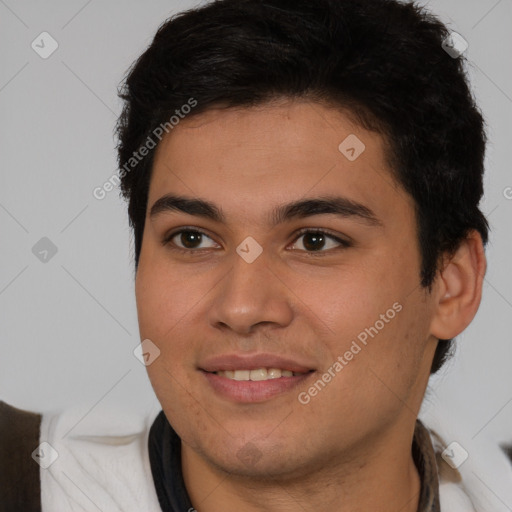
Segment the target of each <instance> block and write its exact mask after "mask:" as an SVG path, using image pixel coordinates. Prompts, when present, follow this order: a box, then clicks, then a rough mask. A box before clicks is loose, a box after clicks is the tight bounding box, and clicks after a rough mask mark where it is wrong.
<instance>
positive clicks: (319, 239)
mask: <svg viewBox="0 0 512 512" xmlns="http://www.w3.org/2000/svg"><path fill="white" fill-rule="evenodd" d="M301 238H302V239H303V240H302V247H303V248H301V247H300V246H299V247H295V248H298V249H299V250H304V251H306V252H327V251H328V250H329V249H335V248H339V247H340V246H341V247H350V244H349V243H348V242H346V241H345V240H341V239H339V238H337V237H335V236H333V235H330V234H329V233H327V232H325V231H321V230H320V231H319V230H305V231H302V232H301V233H300V235H299V237H298V238H297V239H296V241H295V242H294V246H295V245H296V244H297V241H298V240H300V239H301Z"/></svg>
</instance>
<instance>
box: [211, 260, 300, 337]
mask: <svg viewBox="0 0 512 512" xmlns="http://www.w3.org/2000/svg"><path fill="white" fill-rule="evenodd" d="M275 267H276V268H272V267H271V263H270V262H269V258H267V257H266V254H265V251H263V253H262V254H261V255H260V256H259V257H258V258H257V259H256V260H255V261H253V262H252V263H247V262H246V261H245V260H244V259H242V258H241V257H239V256H238V255H237V254H236V255H235V256H234V262H233V266H232V268H231V270H230V271H229V272H228V274H227V275H226V277H225V278H224V279H223V280H222V283H221V284H220V286H218V287H216V288H215V293H216V295H215V297H214V298H213V301H212V307H211V309H210V313H209V314H210V324H211V325H213V326H214V327H216V328H217V329H223V330H231V331H233V332H234V333H236V334H238V335H247V334H251V333H253V332H254V331H255V330H257V329H259V328H261V326H266V327H265V329H268V328H270V327H286V326H287V325H289V324H290V323H291V321H292V318H293V308H292V299H293V292H292V291H291V290H290V288H289V287H288V286H287V285H286V284H285V282H284V279H283V278H281V277H280V276H279V269H278V268H277V266H275ZM283 277H284V276H283Z"/></svg>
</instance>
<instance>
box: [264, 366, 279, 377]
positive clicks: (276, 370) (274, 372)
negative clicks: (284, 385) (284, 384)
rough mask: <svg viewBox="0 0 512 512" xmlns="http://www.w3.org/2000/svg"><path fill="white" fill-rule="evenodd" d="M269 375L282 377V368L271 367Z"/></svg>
mask: <svg viewBox="0 0 512 512" xmlns="http://www.w3.org/2000/svg"><path fill="white" fill-rule="evenodd" d="M267 375H268V378H269V379H279V377H281V370H280V369H279V368H270V370H269V371H268V372H267Z"/></svg>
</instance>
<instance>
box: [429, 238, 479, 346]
mask: <svg viewBox="0 0 512 512" xmlns="http://www.w3.org/2000/svg"><path fill="white" fill-rule="evenodd" d="M486 268H487V262H486V259H485V253H484V247H483V243H482V237H481V236H480V234H479V233H478V232H477V231H471V232H470V233H469V234H468V236H467V237H466V239H464V240H463V241H462V243H461V244H460V246H459V248H458V249H457V251H456V252H455V254H453V256H451V257H450V258H447V259H446V260H445V261H444V263H443V266H442V269H441V271H440V272H439V275H438V277H437V279H436V280H437V286H436V288H437V290H436V293H435V297H436V299H435V303H434V308H435V310H434V312H433V316H432V322H431V324H430V332H431V334H432V335H433V336H435V337H436V338H438V339H441V340H448V339H451V338H454V337H455V336H457V335H458V334H460V333H461V332H462V331H463V330H464V329H465V328H466V327H467V326H468V325H469V324H470V323H471V321H472V320H473V318H474V316H475V314H476V312H477V310H478V306H479V305H480V300H481V298H482V286H483V280H484V276H485V271H486Z"/></svg>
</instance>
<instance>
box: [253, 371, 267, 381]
mask: <svg viewBox="0 0 512 512" xmlns="http://www.w3.org/2000/svg"><path fill="white" fill-rule="evenodd" d="M250 380H267V370H266V369H265V368H258V369H257V370H251V375H250Z"/></svg>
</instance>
